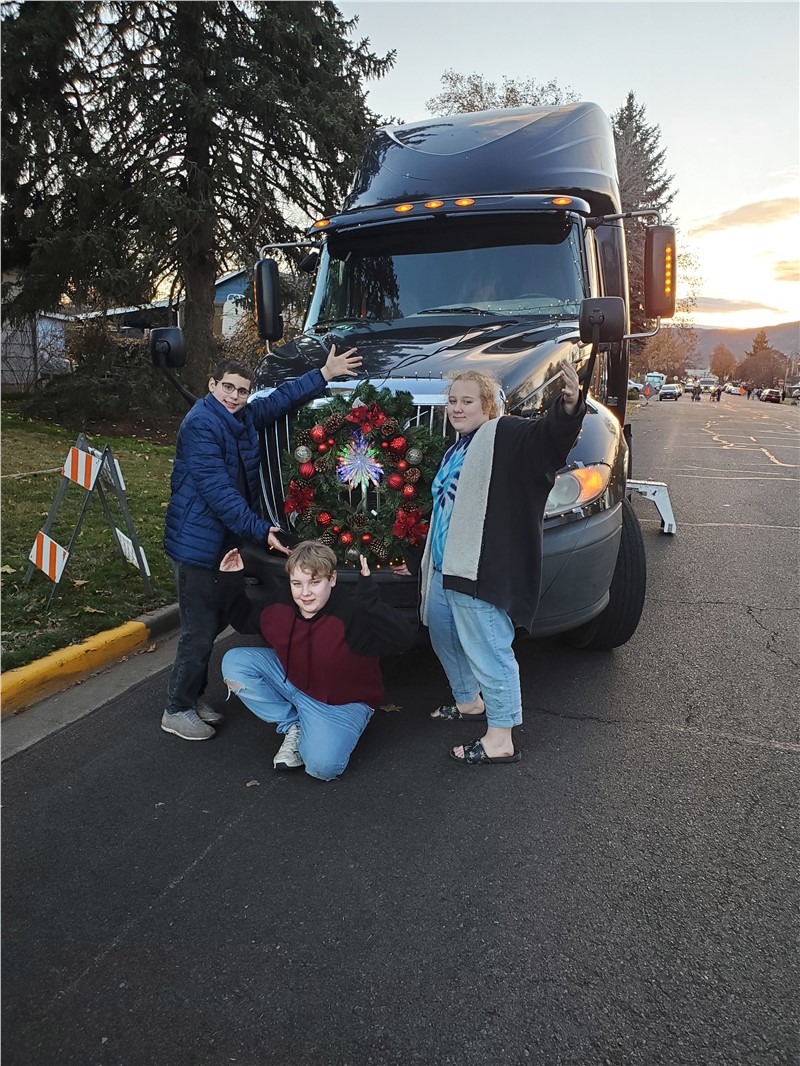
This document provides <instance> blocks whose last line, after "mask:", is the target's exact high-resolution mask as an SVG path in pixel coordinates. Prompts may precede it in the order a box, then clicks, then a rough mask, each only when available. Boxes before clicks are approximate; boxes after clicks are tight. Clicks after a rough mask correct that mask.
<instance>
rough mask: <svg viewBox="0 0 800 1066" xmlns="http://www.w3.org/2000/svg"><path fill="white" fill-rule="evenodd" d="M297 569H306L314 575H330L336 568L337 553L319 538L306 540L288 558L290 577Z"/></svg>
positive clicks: (287, 569)
mask: <svg viewBox="0 0 800 1066" xmlns="http://www.w3.org/2000/svg"><path fill="white" fill-rule="evenodd" d="M297 569H300V570H305V571H306V573H308V574H311V575H312V576H313V577H330V576H331V574H332V573H333V572H334V570H335V569H336V553H335V552H334V551H333V549H332V548H329V547H328V546H327V544H321V543H320V542H319V541H318V540H304V541H302V542H301V543H300V544H298V545H297V547H296V548H295V549H294V551H293V552H292V554H291V555H290V556H289V558H288V559H287V560H286V573H287V574H288V575H289V577H291V576H292V574H293V573H294V572H295V570H297Z"/></svg>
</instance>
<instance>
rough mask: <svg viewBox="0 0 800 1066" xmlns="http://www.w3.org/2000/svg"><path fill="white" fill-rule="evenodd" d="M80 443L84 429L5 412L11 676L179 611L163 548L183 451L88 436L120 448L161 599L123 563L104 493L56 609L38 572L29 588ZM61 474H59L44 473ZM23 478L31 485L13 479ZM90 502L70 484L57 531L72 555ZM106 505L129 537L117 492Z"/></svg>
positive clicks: (6, 624) (5, 601)
mask: <svg viewBox="0 0 800 1066" xmlns="http://www.w3.org/2000/svg"><path fill="white" fill-rule="evenodd" d="M76 439H77V433H76V432H75V431H74V430H68V429H65V428H63V427H61V426H54V425H49V424H46V423H43V422H35V421H32V420H30V419H26V418H24V417H22V416H21V415H20V414H19V413H18V411H17V410H16V409H15V405H14V404H13V403H5V402H4V404H3V411H2V475H3V477H2V548H1V549H0V574H1V575H2V584H1V585H0V587H2V655H3V657H2V669H3V670H11V669H13V668H14V667H17V666H24V665H25V664H26V663H29V662H32V661H33V660H34V659H38V658H40V657H41V656H42V655H46V654H47V653H48V652H51V651H56V650H57V649H59V648H63V647H66V646H67V645H68V644H74V643H75V642H77V641H79V640H82V639H83V638H84V637H87V636H91V635H92V634H94V633H99V632H101V631H102V630H104V629H111V628H112V627H114V626H118V625H121V624H122V623H123V622H129V621H130V620H131V619H133V618H136V616H137V615H140V614H142V612H143V611H147V610H151V609H153V608H155V607H160V606H163V605H164V604H167V603H174V602H175V586H174V583H173V579H172V568H171V565H170V563H169V560H168V559H167V558H166V556H165V555H164V552H163V549H162V546H161V540H162V536H163V532H164V513H165V511H166V507H167V501H168V500H169V478H170V473H171V471H172V458H173V455H174V446H169V447H165V446H162V445H158V444H151V443H149V442H147V441H141V440H134V439H117V438H109V437H104V438H102V439H100V438H96V437H91V436H87V440H88V443H89V444H90V445H91V446H92V447H94V448H97V449H101V448H102V447H103V445H105V444H110V445H111V448H112V450H113V452H114V456H115V458H116V459H117V460H118V461H119V464H120V467H121V469H122V476H123V478H124V480H125V486H126V496H127V499H128V508H129V510H130V513H131V516H132V518H133V524H134V527H135V530H136V534H137V536H138V538H139V543H140V544H141V546H142V548H143V549H144V551H145V554H146V555H147V561H148V563H149V564H150V571H151V582H152V586H153V595H152V596H146V595H145V592H144V586H143V585H142V580H141V578H140V576H139V571H138V570H137V569H136V568H135V567H133V566H131V565H129V564H128V563H125V562H123V561H122V560H121V559H120V557H119V555H118V553H117V551H116V548H115V545H114V540H113V534H112V532H111V530H110V528H109V526H108V523H107V521H106V519H105V516H104V514H103V508H102V506H101V504H100V499H99V498H98V495H97V493H96V492H95V493H94V494H93V497H92V500H91V501H90V503H89V507H88V510H87V512H86V515H85V516H84V520H83V525H82V527H81V532H80V534H79V536H78V539H77V542H76V544H75V547H74V549H73V552H72V555H71V557H70V559H69V561H68V562H67V566H66V569H65V571H64V575H63V577H62V579H61V584H60V587H59V593H58V595H57V597H56V599H55V601H54V602H53V603H52V604H51V606H50V607H49V608H48V607H47V600H48V597H49V596H50V592H51V590H52V583H51V582H50V581H49V579H48V578H47V577H46V576H45V575H44V574H43V573H42V572H41V571H39V570H34V573H33V576H32V578H31V581H30V584H28V585H27V586H23V584H22V580H23V578H24V576H25V572H26V570H27V568H28V555H29V553H30V550H31V547H32V546H33V542H34V539H35V537H36V533H37V532H38V530H39V529H41V527H42V525H43V524H44V521H45V518H46V517H47V514H48V512H49V510H50V506H51V504H52V502H53V499H54V497H55V494H56V490H57V489H58V486H59V484H60V482H61V474H60V469H61V466H62V465H63V463H64V460H65V459H66V457H67V452H68V451H69V449H70V447H71V446H72V445H73V444H74V443H75V440H76ZM54 469H55V471H56V472H44V473H42V471H53V470H54ZM17 474H23V475H25V476H23V477H12V476H9V475H17ZM85 499H86V492H85V491H84V490H83V489H81V488H80V487H79V486H78V485H75V484H73V483H70V484H69V486H68V488H67V492H66V495H65V497H64V500H63V502H62V504H61V507H60V509H59V512H58V515H57V517H56V520H55V523H54V525H53V527H52V530H51V532H50V536H51V537H52V538H53V539H54V540H55V541H57V542H58V543H59V544H60V545H61V546H62V547H64V548H66V547H68V545H69V542H70V539H71V537H72V533H73V531H74V529H75V523H76V521H77V518H78V514H79V512H80V509H81V507H82V506H83V503H84V500H85ZM106 499H107V500H108V502H109V508H110V510H111V514H112V516H113V518H114V519H115V524H116V525H117V526H118V527H119V528H120V529H121V530H122V531H123V532H125V523H124V520H123V518H122V513H121V511H120V510H119V507H118V505H117V502H116V498H115V496H114V494H113V492H111V491H110V489H109V490H108V491H107V492H106Z"/></svg>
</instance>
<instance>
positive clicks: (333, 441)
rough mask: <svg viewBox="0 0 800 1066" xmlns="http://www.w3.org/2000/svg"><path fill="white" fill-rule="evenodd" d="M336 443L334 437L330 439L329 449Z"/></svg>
mask: <svg viewBox="0 0 800 1066" xmlns="http://www.w3.org/2000/svg"><path fill="white" fill-rule="evenodd" d="M335 443H336V441H335V440H334V439H333V437H328V446H329V447H331V448H332V447H333V446H334V444H335Z"/></svg>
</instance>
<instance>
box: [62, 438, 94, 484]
mask: <svg viewBox="0 0 800 1066" xmlns="http://www.w3.org/2000/svg"><path fill="white" fill-rule="evenodd" d="M102 463H103V460H102V457H97V456H95V455H92V453H91V452H85V451H82V450H81V449H80V448H70V450H69V455H68V456H67V458H66V459H65V460H64V467H63V469H62V471H61V473H62V474H63V475H64V477H68V478H69V479H70V481H74V482H75V484H76V485H80V486H81V488H82V489H91V488H94V483H95V481H96V480H97V475H98V474H99V473H100V467H101V466H102Z"/></svg>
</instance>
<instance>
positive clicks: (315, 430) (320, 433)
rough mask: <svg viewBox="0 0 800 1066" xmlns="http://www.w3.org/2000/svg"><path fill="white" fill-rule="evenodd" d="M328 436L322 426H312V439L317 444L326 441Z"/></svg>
mask: <svg viewBox="0 0 800 1066" xmlns="http://www.w3.org/2000/svg"><path fill="white" fill-rule="evenodd" d="M326 436H327V433H326V432H325V430H324V429H323V428H322V426H312V428H311V439H312V440H313V441H314V442H315V443H316V444H319V442H320V441H322V440H325V438H326Z"/></svg>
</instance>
